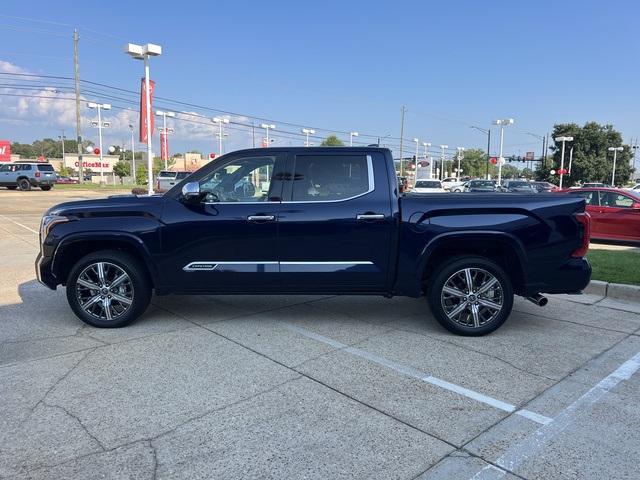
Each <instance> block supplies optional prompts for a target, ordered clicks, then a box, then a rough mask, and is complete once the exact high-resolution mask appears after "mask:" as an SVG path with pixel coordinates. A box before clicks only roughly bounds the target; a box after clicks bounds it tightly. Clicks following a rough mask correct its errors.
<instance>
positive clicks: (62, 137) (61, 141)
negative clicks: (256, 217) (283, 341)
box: [58, 130, 67, 166]
mask: <svg viewBox="0 0 640 480" xmlns="http://www.w3.org/2000/svg"><path fill="white" fill-rule="evenodd" d="M58 138H59V139H60V143H61V144H62V165H63V166H64V140H65V139H66V138H67V137H65V136H64V130H62V136H60V135H58Z"/></svg>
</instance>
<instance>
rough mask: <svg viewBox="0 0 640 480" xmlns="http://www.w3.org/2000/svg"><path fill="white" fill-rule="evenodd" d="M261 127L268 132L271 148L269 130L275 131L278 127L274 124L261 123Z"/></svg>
mask: <svg viewBox="0 0 640 480" xmlns="http://www.w3.org/2000/svg"><path fill="white" fill-rule="evenodd" d="M260 126H261V127H262V128H264V129H265V130H266V132H267V147H269V145H270V143H269V130H270V129H271V130H275V128H276V126H275V125H273V124H272V123H271V124H270V123H261V124H260Z"/></svg>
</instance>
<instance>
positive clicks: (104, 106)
mask: <svg viewBox="0 0 640 480" xmlns="http://www.w3.org/2000/svg"><path fill="white" fill-rule="evenodd" d="M87 107H89V108H95V109H97V110H98V140H99V145H98V149H99V150H100V184H101V185H104V161H103V153H102V110H111V105H110V104H108V103H95V102H88V103H87Z"/></svg>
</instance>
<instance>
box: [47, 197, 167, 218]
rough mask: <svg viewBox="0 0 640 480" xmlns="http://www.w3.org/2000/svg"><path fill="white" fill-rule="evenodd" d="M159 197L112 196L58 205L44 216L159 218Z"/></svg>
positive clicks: (161, 202)
mask: <svg viewBox="0 0 640 480" xmlns="http://www.w3.org/2000/svg"><path fill="white" fill-rule="evenodd" d="M164 201H165V199H164V197H163V196H161V195H152V196H147V195H140V196H138V195H113V196H110V197H106V198H96V199H92V200H78V201H75V202H65V203H60V204H58V205H55V206H53V207H51V208H50V209H49V210H47V212H46V213H45V215H66V216H67V215H74V216H78V217H83V218H87V217H111V216H138V215H141V216H143V215H152V216H159V213H160V211H161V210H162V205H163V204H164Z"/></svg>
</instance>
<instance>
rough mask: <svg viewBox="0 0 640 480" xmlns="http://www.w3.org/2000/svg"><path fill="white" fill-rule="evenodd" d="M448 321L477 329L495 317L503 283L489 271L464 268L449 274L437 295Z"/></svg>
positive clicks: (498, 309)
mask: <svg viewBox="0 0 640 480" xmlns="http://www.w3.org/2000/svg"><path fill="white" fill-rule="evenodd" d="M440 301H441V303H442V308H443V310H444V312H445V314H446V315H447V317H449V320H451V321H453V322H456V323H458V324H460V325H463V326H465V327H471V328H477V327H481V326H483V325H486V324H487V323H489V322H491V321H492V320H493V319H494V318H496V317H497V316H498V314H499V313H500V311H501V310H502V307H503V304H504V294H503V290H502V285H501V284H500V282H499V281H498V279H497V278H496V277H495V276H494V275H492V274H491V273H490V272H488V271H486V270H483V269H481V268H465V269H462V270H459V271H457V272H456V273H454V274H453V275H451V276H450V277H449V278H448V279H447V281H446V282H445V284H444V287H442V292H441V294H440Z"/></svg>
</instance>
